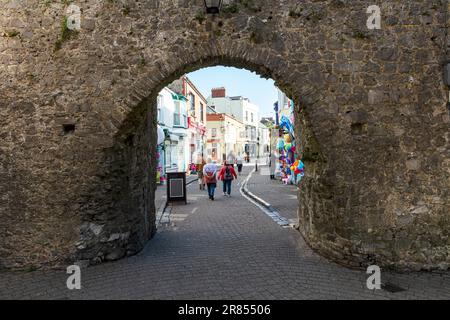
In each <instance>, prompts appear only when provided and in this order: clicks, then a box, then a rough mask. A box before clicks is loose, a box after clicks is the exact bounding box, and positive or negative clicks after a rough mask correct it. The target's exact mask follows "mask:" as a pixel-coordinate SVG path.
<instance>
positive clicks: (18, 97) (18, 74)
mask: <svg viewBox="0 0 450 320" xmlns="http://www.w3.org/2000/svg"><path fill="white" fill-rule="evenodd" d="M74 3H75V4H77V5H79V6H80V7H81V9H82V14H81V30H80V31H79V32H78V33H72V32H69V33H63V32H62V31H61V23H62V21H63V18H64V15H65V9H66V7H67V5H65V4H63V3H61V2H60V1H37V0H36V1H32V0H23V1H19V0H0V33H2V34H3V35H2V37H0V199H1V200H0V201H1V205H0V268H1V267H3V268H22V267H26V266H28V267H29V266H42V265H43V266H45V265H49V266H54V265H58V264H64V263H67V262H72V261H74V260H90V261H91V262H100V261H103V260H113V259H117V258H120V257H122V256H124V255H130V254H134V253H135V252H137V251H139V250H140V249H141V248H142V246H143V245H144V244H145V242H146V241H147V240H148V239H149V238H150V237H151V236H152V235H153V233H154V230H155V223H154V220H155V217H154V216H155V209H154V204H153V200H154V199H153V197H154V188H155V185H154V179H153V177H154V174H153V172H154V170H155V161H154V159H155V158H154V152H155V150H154V141H155V139H156V138H155V137H156V133H155V130H156V128H155V127H156V126H155V108H154V105H155V97H156V94H157V92H158V91H159V90H160V89H161V88H162V87H163V86H164V85H167V84H169V83H170V82H171V81H172V80H175V79H177V78H178V77H179V76H181V75H182V74H183V73H185V72H189V71H191V70H195V69H198V68H200V67H206V66H211V65H217V64H225V65H230V66H237V67H245V68H247V69H249V70H252V71H256V72H257V73H259V74H260V75H262V76H266V77H272V78H273V79H274V80H275V81H276V83H277V85H278V86H279V87H280V88H281V89H282V90H284V91H285V92H286V93H288V94H289V95H290V96H292V97H293V98H294V99H295V101H296V102H297V105H299V106H300V108H299V109H298V113H299V115H300V116H301V119H302V123H301V125H300V126H298V128H297V130H298V131H299V134H301V137H302V149H303V150H304V152H303V154H304V157H305V162H306V166H307V176H306V178H305V179H304V182H303V185H302V188H301V191H300V199H299V202H300V204H299V222H300V223H299V225H300V231H301V232H302V234H303V236H304V237H305V239H306V240H307V241H308V243H309V244H310V245H311V246H312V247H313V248H315V249H317V250H318V251H319V252H321V253H323V254H324V255H326V256H327V257H330V258H332V259H335V260H336V261H339V262H341V263H344V264H346V265H350V266H361V265H365V264H367V263H372V262H376V263H378V264H380V265H383V266H393V267H397V268H431V267H433V268H435V267H441V268H446V267H448V264H449V263H450V238H449V231H450V221H449V219H450V218H449V212H450V196H449V189H450V188H449V187H450V161H449V159H450V142H449V139H450V135H449V123H450V121H449V113H448V110H447V108H446V101H447V93H446V90H445V87H444V85H443V82H442V65H443V62H444V61H445V59H446V58H447V56H446V51H447V50H446V49H447V48H446V43H447V39H446V37H447V1H443V0H425V1H423V0H411V1H383V2H382V3H380V7H381V10H382V19H383V20H382V29H381V30H373V31H369V30H367V28H366V20H367V16H368V15H367V14H366V9H367V7H368V6H369V5H372V4H374V3H372V1H359V0H355V1H344V0H327V1H325V0H323V1H312V0H306V1H302V2H301V3H300V2H299V1H294V0H284V1H283V0H278V1H275V0H262V1H251V0H246V1H243V0H242V1H237V2H233V1H232V3H235V5H233V6H231V7H227V8H225V10H223V12H222V14H221V15H220V16H218V17H215V19H212V18H211V17H206V16H204V15H203V14H202V12H203V11H204V10H203V7H202V6H203V1H201V0H198V1H189V0H177V1H173V0H164V1H163V0H160V1H143V0H142V1H128V0H117V1H93V0H84V1H75V2H74ZM58 39H64V40H60V41H58ZM73 129H74V130H73ZM300 131H301V132H300Z"/></svg>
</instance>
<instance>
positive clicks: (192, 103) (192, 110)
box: [189, 93, 195, 117]
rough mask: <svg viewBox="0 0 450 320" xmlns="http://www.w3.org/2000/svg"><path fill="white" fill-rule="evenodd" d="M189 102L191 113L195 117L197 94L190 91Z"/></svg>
mask: <svg viewBox="0 0 450 320" xmlns="http://www.w3.org/2000/svg"><path fill="white" fill-rule="evenodd" d="M189 102H190V104H191V107H190V110H191V114H192V115H193V116H194V117H195V96H194V94H192V93H189Z"/></svg>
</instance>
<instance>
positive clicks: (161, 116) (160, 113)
mask: <svg viewBox="0 0 450 320" xmlns="http://www.w3.org/2000/svg"><path fill="white" fill-rule="evenodd" d="M156 103H157V108H158V119H157V120H158V123H164V110H163V96H162V95H158V98H157V100H156Z"/></svg>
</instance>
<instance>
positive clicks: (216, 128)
mask: <svg viewBox="0 0 450 320" xmlns="http://www.w3.org/2000/svg"><path fill="white" fill-rule="evenodd" d="M206 123H207V132H208V133H207V143H206V151H207V152H206V155H207V157H208V158H211V159H212V160H215V161H217V162H218V163H221V162H222V161H223V160H224V159H225V158H226V156H227V155H228V154H229V153H230V151H233V152H234V154H235V155H237V154H239V153H241V154H242V150H243V149H244V143H245V141H246V140H245V134H244V133H245V125H244V123H242V122H241V121H239V120H237V119H236V118H234V117H232V116H229V115H227V114H225V113H209V114H207V122H206ZM243 137H244V138H243Z"/></svg>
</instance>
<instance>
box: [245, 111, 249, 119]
mask: <svg viewBox="0 0 450 320" xmlns="http://www.w3.org/2000/svg"><path fill="white" fill-rule="evenodd" d="M245 121H248V111H245Z"/></svg>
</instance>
